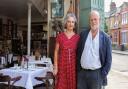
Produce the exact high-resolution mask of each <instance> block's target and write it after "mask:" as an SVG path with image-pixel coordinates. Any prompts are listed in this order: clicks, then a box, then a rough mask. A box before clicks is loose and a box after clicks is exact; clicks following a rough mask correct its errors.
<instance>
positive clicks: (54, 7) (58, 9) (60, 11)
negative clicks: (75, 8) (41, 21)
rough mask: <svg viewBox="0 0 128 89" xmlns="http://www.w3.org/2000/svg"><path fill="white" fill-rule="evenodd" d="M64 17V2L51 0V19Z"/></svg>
mask: <svg viewBox="0 0 128 89" xmlns="http://www.w3.org/2000/svg"><path fill="white" fill-rule="evenodd" d="M63 16H64V0H55V1H54V0H53V1H52V2H51V17H52V18H61V17H63Z"/></svg>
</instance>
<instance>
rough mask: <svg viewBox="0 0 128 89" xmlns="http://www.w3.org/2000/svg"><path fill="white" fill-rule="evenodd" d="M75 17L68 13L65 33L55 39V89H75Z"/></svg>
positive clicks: (76, 41) (76, 40)
mask: <svg viewBox="0 0 128 89" xmlns="http://www.w3.org/2000/svg"><path fill="white" fill-rule="evenodd" d="M75 25H76V17H75V15H74V14H73V13H68V14H67V16H66V18H65V20H64V27H65V31H64V32H62V33H60V34H59V35H58V36H57V38H56V45H55V51H54V75H55V76H56V78H57V81H56V84H55V89H76V49H77V43H78V40H79V35H77V34H76V33H75V28H76V26H75Z"/></svg>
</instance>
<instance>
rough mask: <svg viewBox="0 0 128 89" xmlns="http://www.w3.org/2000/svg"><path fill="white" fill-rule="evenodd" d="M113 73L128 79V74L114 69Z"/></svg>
mask: <svg viewBox="0 0 128 89" xmlns="http://www.w3.org/2000/svg"><path fill="white" fill-rule="evenodd" d="M111 71H112V72H115V73H117V74H120V75H122V76H124V77H127V78H128V74H125V73H121V72H119V71H117V70H114V69H112V70H111Z"/></svg>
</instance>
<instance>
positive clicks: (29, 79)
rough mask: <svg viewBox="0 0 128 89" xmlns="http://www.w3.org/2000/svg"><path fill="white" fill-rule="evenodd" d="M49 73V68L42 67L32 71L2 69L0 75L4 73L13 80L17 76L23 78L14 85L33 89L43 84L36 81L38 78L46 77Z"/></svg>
mask: <svg viewBox="0 0 128 89" xmlns="http://www.w3.org/2000/svg"><path fill="white" fill-rule="evenodd" d="M47 71H48V67H42V68H35V69H34V68H33V69H32V68H31V69H28V70H27V69H26V70H25V69H20V68H19V69H14V68H9V69H2V70H0V73H3V74H4V75H9V76H11V77H12V78H13V77H16V76H22V78H21V79H20V80H19V81H17V82H16V83H15V84H14V85H15V86H21V87H24V88H26V89H33V86H35V85H37V84H41V83H42V82H41V81H38V80H36V79H35V77H37V76H45V75H46V72H47Z"/></svg>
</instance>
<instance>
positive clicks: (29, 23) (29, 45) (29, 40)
mask: <svg viewBox="0 0 128 89" xmlns="http://www.w3.org/2000/svg"><path fill="white" fill-rule="evenodd" d="M31 6H32V3H30V2H28V35H27V36H28V38H27V42H28V43H27V55H30V52H31V50H30V49H31Z"/></svg>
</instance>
